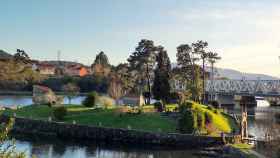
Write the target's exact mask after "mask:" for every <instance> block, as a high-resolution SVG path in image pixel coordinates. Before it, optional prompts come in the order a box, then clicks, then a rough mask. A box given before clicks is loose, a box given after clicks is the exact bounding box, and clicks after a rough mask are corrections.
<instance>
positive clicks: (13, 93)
mask: <svg viewBox="0 0 280 158" xmlns="http://www.w3.org/2000/svg"><path fill="white" fill-rule="evenodd" d="M54 93H55V94H56V95H66V93H65V92H60V91H59V92H58V91H55V92H54ZM88 93H89V92H85V93H81V92H80V93H79V94H78V96H86V95H87V94H88ZM0 95H2V96H6V95H11V96H32V91H0Z"/></svg>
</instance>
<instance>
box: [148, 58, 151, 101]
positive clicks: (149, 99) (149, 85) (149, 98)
mask: <svg viewBox="0 0 280 158" xmlns="http://www.w3.org/2000/svg"><path fill="white" fill-rule="evenodd" d="M147 84H148V91H149V95H148V100H147V104H148V105H150V103H151V84H150V73H149V65H148V64H147Z"/></svg>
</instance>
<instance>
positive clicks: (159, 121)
mask: <svg viewBox="0 0 280 158" xmlns="http://www.w3.org/2000/svg"><path fill="white" fill-rule="evenodd" d="M65 107H66V108H67V112H68V114H67V116H66V117H65V119H64V122H68V123H72V122H73V121H75V122H76V123H77V124H82V125H93V126H102V127H112V128H126V129H127V128H130V129H137V130H144V131H153V132H165V133H175V132H176V122H175V121H173V120H170V119H168V118H163V117H161V116H160V114H159V113H142V114H125V113H124V114H120V113H119V112H118V110H117V109H94V108H88V107H84V106H76V105H66V106H65ZM4 113H5V114H6V115H10V116H13V115H14V113H15V114H16V116H17V117H25V118H32V119H40V120H48V118H49V117H52V118H53V108H50V107H48V106H46V105H40V106H35V105H32V106H26V107H23V108H20V109H18V110H6V111H4Z"/></svg>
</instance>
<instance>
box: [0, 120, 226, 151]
mask: <svg viewBox="0 0 280 158" xmlns="http://www.w3.org/2000/svg"><path fill="white" fill-rule="evenodd" d="M8 119H9V117H7V116H4V115H2V116H1V117H0V120H1V122H3V121H4V122H6V121H7V120H8ZM12 132H13V133H16V134H28V135H29V134H31V135H40V136H41V135H42V136H55V137H58V138H60V139H73V140H80V141H83V140H86V141H91V140H92V141H102V142H106V143H107V142H108V143H111V142H118V143H122V144H135V145H158V146H168V147H190V148H201V147H209V146H215V145H221V144H222V140H221V138H218V137H207V136H193V135H184V134H165V133H152V132H145V131H138V130H128V129H116V128H105V127H95V126H86V125H74V124H68V123H60V122H49V121H42V120H31V119H26V118H16V119H15V124H14V127H13V129H12Z"/></svg>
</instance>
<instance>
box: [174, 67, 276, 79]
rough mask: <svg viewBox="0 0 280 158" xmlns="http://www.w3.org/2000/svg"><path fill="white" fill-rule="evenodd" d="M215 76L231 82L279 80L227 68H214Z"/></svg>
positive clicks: (208, 68) (207, 68)
mask: <svg viewBox="0 0 280 158" xmlns="http://www.w3.org/2000/svg"><path fill="white" fill-rule="evenodd" d="M176 66H177V64H176V63H172V68H174V67H176ZM206 71H208V72H210V71H211V68H210V67H206ZM215 75H216V76H217V77H219V78H228V79H232V80H241V79H242V78H243V77H245V79H246V80H258V79H261V80H279V79H280V78H278V77H275V76H270V75H265V74H255V73H244V72H240V71H237V70H233V69H228V68H216V67H215Z"/></svg>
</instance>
